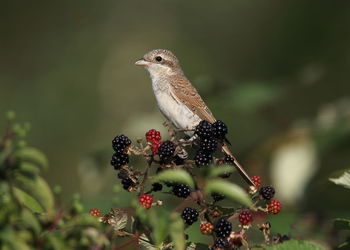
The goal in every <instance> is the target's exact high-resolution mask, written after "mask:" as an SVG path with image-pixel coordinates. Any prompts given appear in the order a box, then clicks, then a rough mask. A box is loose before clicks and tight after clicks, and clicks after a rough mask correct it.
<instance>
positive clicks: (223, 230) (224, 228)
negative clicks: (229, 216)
mask: <svg viewBox="0 0 350 250" xmlns="http://www.w3.org/2000/svg"><path fill="white" fill-rule="evenodd" d="M214 231H215V234H216V236H217V237H228V236H229V235H230V234H231V231H232V224H231V222H229V221H228V220H226V219H225V218H220V219H219V220H218V221H217V223H216V225H215V229H214Z"/></svg>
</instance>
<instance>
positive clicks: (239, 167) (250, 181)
mask: <svg viewBox="0 0 350 250" xmlns="http://www.w3.org/2000/svg"><path fill="white" fill-rule="evenodd" d="M222 150H223V151H224V152H225V153H226V154H228V155H229V156H231V157H232V158H233V160H234V162H233V163H234V164H235V167H236V169H237V170H238V172H239V174H240V175H241V176H242V177H243V179H244V180H245V181H246V182H247V183H248V184H249V185H251V186H254V182H253V181H252V180H251V179H250V177H249V175H248V174H247V172H246V171H244V169H243V167H242V166H241V164H239V162H238V161H237V158H236V157H235V156H234V155H233V154H232V152H231V150H230V149H229V147H228V146H227V144H226V143H225V144H224V145H223V146H222Z"/></svg>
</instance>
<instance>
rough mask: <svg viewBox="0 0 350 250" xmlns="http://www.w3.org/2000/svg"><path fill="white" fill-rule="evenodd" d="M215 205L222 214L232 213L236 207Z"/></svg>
mask: <svg viewBox="0 0 350 250" xmlns="http://www.w3.org/2000/svg"><path fill="white" fill-rule="evenodd" d="M215 207H216V208H217V209H219V210H220V211H221V212H222V213H223V214H224V215H227V214H234V213H235V212H236V209H235V208H234V207H220V206H215Z"/></svg>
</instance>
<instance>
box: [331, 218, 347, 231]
mask: <svg viewBox="0 0 350 250" xmlns="http://www.w3.org/2000/svg"><path fill="white" fill-rule="evenodd" d="M334 227H335V228H336V229H338V230H350V220H347V219H342V218H337V219H335V220H334Z"/></svg>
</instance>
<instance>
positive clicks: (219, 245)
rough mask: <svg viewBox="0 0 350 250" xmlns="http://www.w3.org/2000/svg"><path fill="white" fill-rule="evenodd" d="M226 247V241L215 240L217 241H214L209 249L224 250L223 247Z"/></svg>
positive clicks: (221, 239)
mask: <svg viewBox="0 0 350 250" xmlns="http://www.w3.org/2000/svg"><path fill="white" fill-rule="evenodd" d="M227 246H228V241H227V239H223V238H217V239H216V240H215V243H214V245H213V246H212V247H211V250H216V249H218V248H220V249H223V248H225V247H227Z"/></svg>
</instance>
